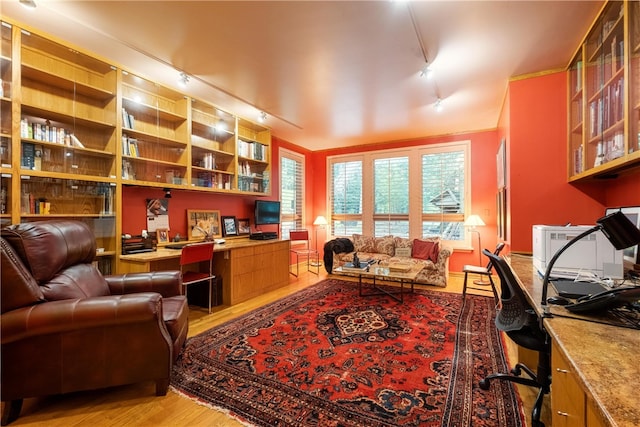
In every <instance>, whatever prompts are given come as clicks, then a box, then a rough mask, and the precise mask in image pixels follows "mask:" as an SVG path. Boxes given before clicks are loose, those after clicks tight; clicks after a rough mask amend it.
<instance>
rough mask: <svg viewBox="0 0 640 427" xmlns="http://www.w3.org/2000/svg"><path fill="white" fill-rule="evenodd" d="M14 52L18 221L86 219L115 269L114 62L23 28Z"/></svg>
mask: <svg viewBox="0 0 640 427" xmlns="http://www.w3.org/2000/svg"><path fill="white" fill-rule="evenodd" d="M20 56H21V62H20V79H21V86H20V91H21V92H20V120H19V122H20V127H19V137H20V145H19V148H18V149H19V150H20V155H19V157H20V162H19V163H20V164H19V171H20V172H19V175H20V176H19V180H20V182H19V187H20V191H19V193H20V221H21V222H29V221H40V220H46V219H53V218H68V219H75V220H80V221H84V222H86V223H87V224H89V226H90V227H91V229H92V230H93V232H94V235H95V237H96V241H97V243H98V249H99V250H98V253H97V254H96V256H97V261H96V262H97V264H98V265H99V267H100V268H101V269H102V271H103V273H109V272H111V271H114V266H115V254H116V252H117V247H116V244H117V243H116V238H115V230H116V228H115V218H116V206H115V204H116V197H115V188H116V178H117V177H116V173H117V141H118V136H117V134H116V131H117V117H118V116H117V75H116V73H117V71H116V67H114V66H112V65H111V64H109V63H106V62H104V61H101V60H99V59H97V58H94V57H92V56H90V55H87V54H84V53H81V52H78V51H77V50H75V49H71V48H69V47H68V46H64V45H61V44H59V43H57V42H55V41H52V40H49V39H47V38H46V37H42V36H40V35H37V34H34V33H31V32H29V31H26V30H24V29H23V30H21V32H20ZM17 167H18V165H15V166H14V170H15V169H16V168H17Z"/></svg>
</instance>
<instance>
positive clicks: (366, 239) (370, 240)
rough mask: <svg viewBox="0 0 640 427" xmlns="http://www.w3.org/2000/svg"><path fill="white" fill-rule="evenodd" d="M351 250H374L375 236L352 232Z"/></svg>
mask: <svg viewBox="0 0 640 427" xmlns="http://www.w3.org/2000/svg"><path fill="white" fill-rule="evenodd" d="M353 250H354V251H355V252H375V251H376V250H375V238H374V237H371V236H363V235H362V234H354V235H353Z"/></svg>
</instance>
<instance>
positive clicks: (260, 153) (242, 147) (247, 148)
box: [238, 139, 267, 161]
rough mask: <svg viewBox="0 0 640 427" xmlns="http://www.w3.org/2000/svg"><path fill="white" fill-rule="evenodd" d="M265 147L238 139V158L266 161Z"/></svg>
mask: <svg viewBox="0 0 640 427" xmlns="http://www.w3.org/2000/svg"><path fill="white" fill-rule="evenodd" d="M266 148H267V146H266V145H264V144H260V143H259V142H254V141H251V142H249V141H244V140H242V139H238V156H240V157H244V158H247V159H253V160H260V161H265V160H266V159H267V157H266V155H267V150H266Z"/></svg>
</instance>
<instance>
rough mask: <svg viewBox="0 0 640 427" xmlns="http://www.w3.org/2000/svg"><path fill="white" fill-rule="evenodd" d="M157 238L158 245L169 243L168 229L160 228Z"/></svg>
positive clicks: (157, 231)
mask: <svg viewBox="0 0 640 427" xmlns="http://www.w3.org/2000/svg"><path fill="white" fill-rule="evenodd" d="M156 238H157V239H158V243H169V230H167V229H166V228H158V229H157V230H156Z"/></svg>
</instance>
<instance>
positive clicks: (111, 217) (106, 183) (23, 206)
mask: <svg viewBox="0 0 640 427" xmlns="http://www.w3.org/2000/svg"><path fill="white" fill-rule="evenodd" d="M0 30H1V31H0V34H1V44H0V48H1V50H0V78H1V79H2V82H1V87H2V93H0V95H1V96H0V102H1V108H0V113H1V117H0V183H1V187H0V190H1V191H0V221H1V224H2V226H5V225H8V224H12V223H20V222H29V221H38V220H43V219H49V218H72V219H79V220H81V221H84V222H86V223H87V224H89V225H90V227H91V229H92V230H93V231H94V234H95V237H96V241H97V243H98V247H99V248H100V251H99V253H98V254H97V255H98V264H99V266H100V268H101V269H102V270H103V272H114V271H115V267H116V261H117V257H118V255H119V254H120V253H121V249H122V248H121V244H122V243H121V239H120V238H116V236H120V235H121V234H122V215H123V209H122V206H121V205H122V202H121V200H122V188H123V186H139V187H158V188H165V187H169V188H172V189H185V190H191V191H202V192H218V193H224V194H230V195H231V194H243V195H247V194H250V195H256V196H265V195H269V194H270V188H269V175H270V156H271V152H270V150H271V131H270V130H269V129H268V128H267V127H265V126H262V125H260V124H257V123H253V122H251V121H249V120H246V119H242V118H239V117H237V116H236V115H234V114H232V113H229V112H227V111H225V110H224V109H221V108H219V107H217V106H215V105H212V104H211V103H208V102H207V101H206V100H200V99H198V100H196V99H193V98H192V97H190V96H188V95H187V94H185V93H182V92H180V91H179V90H175V89H172V88H168V87H164V86H162V85H159V84H158V83H156V82H154V81H151V80H149V79H147V78H144V77H142V76H140V75H138V74H137V73H136V72H135V71H132V70H127V69H125V68H124V67H121V66H119V65H116V64H113V63H110V62H109V61H108V60H105V59H103V58H99V57H97V55H93V54H92V53H90V52H84V51H82V50H81V49H79V48H77V47H74V46H70V45H67V44H66V43H65V42H64V41H60V40H56V39H55V38H53V37H49V36H47V35H43V34H35V33H34V32H32V31H27V30H25V29H23V28H21V24H19V23H16V22H8V21H2V25H1V27H0ZM247 147H250V148H247ZM241 148H242V149H243V150H244V151H243V153H242V155H241V153H240V152H239V150H240V149H241Z"/></svg>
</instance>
